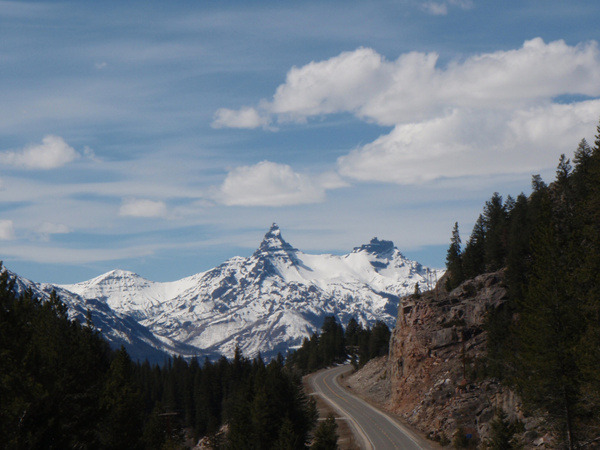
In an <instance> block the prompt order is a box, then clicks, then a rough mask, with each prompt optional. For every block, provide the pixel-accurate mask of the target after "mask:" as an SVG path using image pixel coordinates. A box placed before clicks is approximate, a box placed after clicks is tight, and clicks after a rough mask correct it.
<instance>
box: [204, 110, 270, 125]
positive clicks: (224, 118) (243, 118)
mask: <svg viewBox="0 0 600 450" xmlns="http://www.w3.org/2000/svg"><path fill="white" fill-rule="evenodd" d="M267 124H268V119H267V118H265V117H262V116H261V115H260V114H259V112H258V111H257V110H256V109H254V108H241V109H240V110H233V109H227V108H220V109H218V110H217V112H216V113H215V117H214V120H213V123H212V127H213V128H259V127H263V126H266V125H267Z"/></svg>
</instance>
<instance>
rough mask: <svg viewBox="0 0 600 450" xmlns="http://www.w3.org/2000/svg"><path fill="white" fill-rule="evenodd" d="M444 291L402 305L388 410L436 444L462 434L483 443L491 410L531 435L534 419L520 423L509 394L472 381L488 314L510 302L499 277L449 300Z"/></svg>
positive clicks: (466, 287) (472, 283)
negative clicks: (512, 420)
mask: <svg viewBox="0 0 600 450" xmlns="http://www.w3.org/2000/svg"><path fill="white" fill-rule="evenodd" d="M444 284H445V280H444V279H442V280H440V282H439V283H438V287H437V288H436V290H434V291H429V292H426V293H423V294H422V295H421V296H420V298H415V297H414V296H408V297H404V298H402V299H401V302H400V307H399V311H398V320H397V323H396V328H395V329H394V331H393V333H392V338H391V341H390V353H389V359H388V373H389V374H390V389H391V396H390V403H389V407H390V409H391V410H393V411H394V412H396V413H398V414H400V415H402V416H403V417H404V418H405V419H406V420H407V421H408V422H409V423H411V424H412V425H414V426H415V427H417V428H418V429H420V430H421V431H423V432H424V433H425V434H427V435H428V436H429V437H430V438H431V439H435V440H443V439H449V440H452V437H453V435H454V434H455V433H457V430H461V432H462V433H464V434H465V435H467V434H468V435H470V439H473V440H475V441H479V442H481V441H484V440H485V439H486V438H487V437H488V436H489V432H490V422H491V420H492V419H493V418H494V411H495V409H496V408H502V409H503V410H504V411H505V412H506V413H507V414H508V416H509V418H510V419H515V418H518V419H519V420H521V421H523V422H524V423H525V428H526V429H527V428H529V427H528V423H529V422H530V421H531V420H533V419H529V418H527V419H526V418H524V416H523V414H522V412H521V404H520V400H519V399H518V397H517V396H516V395H515V394H514V393H513V392H512V391H510V390H509V389H507V388H506V387H503V386H502V385H500V384H499V383H497V382H496V381H494V380H484V381H481V380H479V381H478V380H476V377H475V375H474V371H475V370H476V367H477V364H478V361H479V363H481V362H482V358H483V357H484V355H485V349H486V332H485V330H484V323H485V320H486V315H487V313H488V311H491V310H493V309H495V308H498V307H499V306H501V305H502V304H503V303H504V302H505V301H506V299H507V298H506V295H507V293H506V287H505V285H504V273H503V272H502V271H500V272H495V273H490V274H484V275H480V276H478V277H476V278H475V279H473V280H468V281H466V282H465V283H463V284H462V285H460V286H459V287H457V288H456V289H454V290H453V291H452V292H450V293H448V292H446V291H445V289H443V288H442V286H444ZM536 437H538V434H537V432H533V433H530V436H528V438H536ZM525 440H529V439H527V438H526V439H525Z"/></svg>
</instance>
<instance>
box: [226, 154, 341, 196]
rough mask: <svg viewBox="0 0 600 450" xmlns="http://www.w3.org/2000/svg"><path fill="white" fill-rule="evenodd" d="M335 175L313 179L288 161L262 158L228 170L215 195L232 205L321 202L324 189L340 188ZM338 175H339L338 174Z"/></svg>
mask: <svg viewBox="0 0 600 450" xmlns="http://www.w3.org/2000/svg"><path fill="white" fill-rule="evenodd" d="M333 178H336V177H335V175H334V176H333V177H332V178H327V177H326V179H324V180H322V181H323V183H321V182H320V180H317V179H313V178H311V177H309V176H307V175H303V174H299V173H296V172H294V171H293V170H292V168H291V167H290V166H288V165H285V164H276V163H273V162H270V161H262V162H260V163H258V164H256V165H253V166H241V167H237V168H235V169H233V170H232V171H230V172H229V174H228V175H227V177H226V178H225V181H224V182H223V184H222V185H221V186H220V188H219V189H218V191H217V193H216V194H215V198H216V200H218V201H220V202H221V203H224V204H225V205H229V206H233V205H238V206H284V205H298V204H305V203H317V202H322V201H323V200H324V199H325V189H326V188H332V187H341V181H339V180H335V179H333ZM337 178H339V177H337Z"/></svg>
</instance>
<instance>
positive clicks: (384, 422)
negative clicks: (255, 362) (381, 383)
mask: <svg viewBox="0 0 600 450" xmlns="http://www.w3.org/2000/svg"><path fill="white" fill-rule="evenodd" d="M351 369H352V366H351V365H349V364H347V365H344V366H338V367H334V368H332V369H327V370H324V371H322V372H318V373H316V374H315V375H314V376H312V377H311V378H310V384H311V387H312V389H313V390H314V391H315V393H317V394H318V395H320V396H321V397H323V398H324V399H325V400H326V401H327V402H329V403H330V404H331V405H332V406H333V407H334V408H335V409H336V410H337V411H338V412H339V413H340V414H341V415H342V416H344V417H345V418H347V419H348V420H349V422H350V425H351V427H352V429H353V432H354V434H355V435H356V437H357V439H358V442H362V447H363V448H365V449H377V450H388V449H390V450H391V449H403V450H404V449H407V450H413V449H431V448H434V447H433V446H431V445H430V444H429V443H428V442H427V441H425V440H423V439H422V438H420V437H419V436H416V435H415V434H414V433H412V432H411V431H410V430H408V429H406V427H404V426H403V425H402V424H400V423H399V422H397V421H396V420H395V419H393V418H392V417H390V416H388V415H387V414H386V413H384V412H382V411H380V410H378V409H376V408H375V407H373V406H371V405H370V404H368V403H367V402H365V401H364V400H362V399H360V398H358V397H356V396H355V395H353V394H351V393H350V392H348V391H347V390H346V389H345V388H343V387H342V386H340V384H339V383H338V377H339V376H340V375H341V374H343V373H345V372H349V371H350V370H351Z"/></svg>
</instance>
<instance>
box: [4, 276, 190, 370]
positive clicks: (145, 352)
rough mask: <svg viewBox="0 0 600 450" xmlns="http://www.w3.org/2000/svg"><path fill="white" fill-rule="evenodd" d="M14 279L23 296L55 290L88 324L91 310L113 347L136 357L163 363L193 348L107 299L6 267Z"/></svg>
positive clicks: (42, 295) (72, 316) (70, 312)
mask: <svg viewBox="0 0 600 450" xmlns="http://www.w3.org/2000/svg"><path fill="white" fill-rule="evenodd" d="M1 271H2V272H5V271H6V272H7V273H8V277H9V279H10V280H14V286H13V290H14V291H15V292H16V293H17V294H18V295H19V294H23V293H25V292H26V291H28V290H31V292H32V294H33V297H34V298H37V299H40V300H42V301H46V300H48V299H49V298H50V294H51V293H52V291H56V293H57V294H58V296H59V298H60V299H61V300H62V301H63V302H64V303H65V304H66V305H67V306H68V315H69V318H70V319H75V320H78V321H79V322H82V323H84V322H85V321H86V316H87V313H88V311H89V312H90V313H91V316H92V323H93V324H94V327H95V328H96V329H97V330H98V331H99V332H100V333H102V335H103V336H104V338H105V339H106V340H107V341H108V342H109V343H110V344H111V346H112V347H113V348H119V347H121V345H123V346H124V347H125V348H126V349H127V351H128V353H129V354H130V355H131V357H132V358H133V359H140V360H144V359H148V360H149V361H150V362H154V363H162V362H163V361H164V360H165V358H166V357H167V356H169V355H170V354H172V353H174V352H180V351H182V350H183V351H190V349H188V348H186V347H185V346H183V345H181V344H179V343H174V342H162V341H161V340H159V339H157V337H156V336H155V335H154V334H153V333H151V332H150V331H149V330H148V329H147V328H146V327H144V326H143V325H141V324H140V323H138V322H137V321H136V320H134V319H133V318H131V317H129V316H127V315H126V314H122V313H119V312H116V311H113V310H112V309H111V308H110V307H109V306H108V305H107V304H106V303H105V302H102V301H99V300H97V299H93V298H90V299H86V298H82V297H81V296H78V295H77V294H74V293H73V292H70V291H68V290H65V289H62V288H60V287H58V286H53V285H51V284H46V283H34V282H33V281H30V280H28V279H26V278H23V277H20V276H19V275H17V274H15V273H14V272H11V271H10V270H7V269H6V268H4V267H2V270H1Z"/></svg>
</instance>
